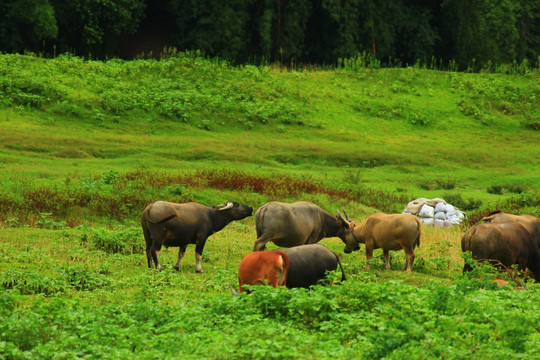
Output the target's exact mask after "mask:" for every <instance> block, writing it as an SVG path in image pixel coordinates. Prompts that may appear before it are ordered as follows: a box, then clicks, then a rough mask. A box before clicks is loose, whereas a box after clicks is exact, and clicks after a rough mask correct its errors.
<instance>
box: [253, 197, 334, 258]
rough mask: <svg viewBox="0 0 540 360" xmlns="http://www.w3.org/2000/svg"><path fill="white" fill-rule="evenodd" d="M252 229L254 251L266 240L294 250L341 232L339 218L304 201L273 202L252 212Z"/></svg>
mask: <svg viewBox="0 0 540 360" xmlns="http://www.w3.org/2000/svg"><path fill="white" fill-rule="evenodd" d="M255 230H256V231H257V240H255V245H254V247H253V250H254V251H259V250H264V249H265V247H266V243H267V242H269V241H272V242H274V243H275V244H276V245H277V246H281V247H293V246H298V245H304V244H314V243H316V242H319V241H320V240H321V239H322V238H325V237H333V236H340V235H341V234H342V233H343V231H344V229H343V221H342V217H341V216H332V215H330V214H329V213H327V212H326V211H324V210H323V209H321V208H320V207H318V206H317V205H315V204H313V203H310V202H306V201H299V202H295V203H291V204H289V203H283V202H277V201H272V202H269V203H267V204H265V205H263V206H261V207H260V208H259V210H257V212H256V213H255Z"/></svg>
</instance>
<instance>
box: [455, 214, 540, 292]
mask: <svg viewBox="0 0 540 360" xmlns="http://www.w3.org/2000/svg"><path fill="white" fill-rule="evenodd" d="M461 250H462V251H463V252H465V251H471V252H472V256H473V258H474V259H476V260H478V261H490V262H495V263H497V264H502V265H504V266H505V267H507V268H509V267H511V266H512V265H514V264H517V265H518V269H520V270H525V268H529V270H530V271H531V272H532V273H533V275H534V278H535V280H536V281H537V282H538V281H540V250H539V249H538V246H536V243H535V241H534V240H533V237H532V235H531V234H530V233H529V232H528V231H527V230H526V229H525V228H524V227H523V226H522V225H521V224H519V223H517V222H502V223H484V224H483V223H481V224H476V225H475V226H473V227H472V228H471V229H470V230H469V231H467V232H466V233H465V234H464V235H463V238H462V239H461ZM470 270H471V266H470V265H469V264H465V266H464V267H463V272H466V271H470Z"/></svg>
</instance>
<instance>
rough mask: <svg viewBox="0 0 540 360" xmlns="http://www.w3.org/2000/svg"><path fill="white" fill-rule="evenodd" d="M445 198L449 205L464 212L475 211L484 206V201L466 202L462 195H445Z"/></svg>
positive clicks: (471, 200)
mask: <svg viewBox="0 0 540 360" xmlns="http://www.w3.org/2000/svg"><path fill="white" fill-rule="evenodd" d="M443 198H444V200H445V201H446V202H447V203H449V204H452V205H453V206H455V207H457V208H458V209H460V210H463V211H470V210H475V209H478V208H480V207H481V206H482V200H479V199H474V198H469V199H467V200H465V199H463V196H462V195H461V194H460V193H445V194H443Z"/></svg>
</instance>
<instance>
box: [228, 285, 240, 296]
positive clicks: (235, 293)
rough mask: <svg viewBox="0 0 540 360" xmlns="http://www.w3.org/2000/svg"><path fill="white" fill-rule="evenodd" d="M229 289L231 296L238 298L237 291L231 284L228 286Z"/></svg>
mask: <svg viewBox="0 0 540 360" xmlns="http://www.w3.org/2000/svg"><path fill="white" fill-rule="evenodd" d="M229 289H231V292H232V294H233V296H238V290H236V289H235V288H233V286H232V285H231V284H229Z"/></svg>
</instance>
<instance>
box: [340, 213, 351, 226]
mask: <svg viewBox="0 0 540 360" xmlns="http://www.w3.org/2000/svg"><path fill="white" fill-rule="evenodd" d="M343 212H345V210H343ZM337 213H338V215H339V217H340V218H341V219H342V220H343V221H345V223H346V224H347V225H349V224H350V220H349V217H348V216H347V219H345V218H344V217H343V215H341V211H339V209H338V211H337ZM345 215H347V213H345Z"/></svg>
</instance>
